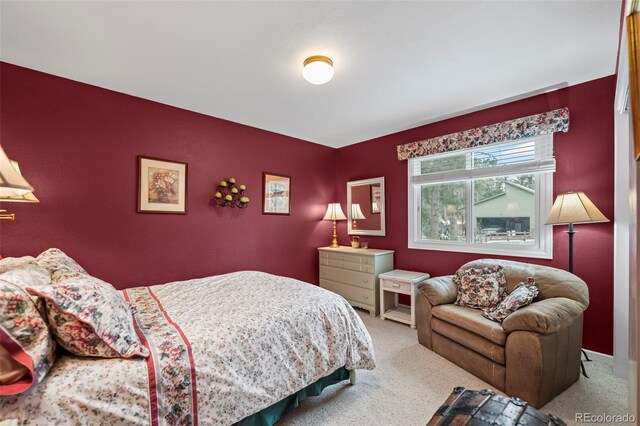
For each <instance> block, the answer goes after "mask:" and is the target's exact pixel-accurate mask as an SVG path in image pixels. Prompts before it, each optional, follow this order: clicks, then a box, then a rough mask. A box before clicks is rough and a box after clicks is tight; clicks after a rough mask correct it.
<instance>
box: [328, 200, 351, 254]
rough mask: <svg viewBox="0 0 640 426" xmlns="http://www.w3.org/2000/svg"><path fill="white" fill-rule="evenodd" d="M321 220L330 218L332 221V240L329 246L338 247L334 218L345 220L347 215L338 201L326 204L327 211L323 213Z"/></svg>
mask: <svg viewBox="0 0 640 426" xmlns="http://www.w3.org/2000/svg"><path fill="white" fill-rule="evenodd" d="M322 220H331V221H333V240H331V246H330V247H331V248H338V247H340V246H339V245H338V235H337V234H336V220H347V217H346V216H345V215H344V213H343V212H342V207H340V203H329V205H328V206H327V212H326V213H325V215H324V217H323V218H322Z"/></svg>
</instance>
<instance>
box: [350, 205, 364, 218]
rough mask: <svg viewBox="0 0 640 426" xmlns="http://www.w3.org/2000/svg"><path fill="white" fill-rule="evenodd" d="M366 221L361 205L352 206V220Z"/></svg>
mask: <svg viewBox="0 0 640 426" xmlns="http://www.w3.org/2000/svg"><path fill="white" fill-rule="evenodd" d="M362 219H366V217H364V214H363V213H362V209H361V208H360V204H351V220H362Z"/></svg>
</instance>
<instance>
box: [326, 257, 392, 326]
mask: <svg viewBox="0 0 640 426" xmlns="http://www.w3.org/2000/svg"><path fill="white" fill-rule="evenodd" d="M318 251H319V252H320V287H322V288H325V289H327V290H330V291H333V292H334V293H338V294H339V295H341V296H342V297H344V298H345V299H347V301H348V302H349V303H350V304H351V305H352V306H356V307H358V308H362V309H366V310H368V311H369V314H370V315H372V316H377V315H378V313H379V312H380V282H379V279H378V275H379V274H381V273H383V272H388V271H391V270H393V250H380V249H354V248H351V247H344V246H341V247H340V248H330V247H321V248H319V249H318Z"/></svg>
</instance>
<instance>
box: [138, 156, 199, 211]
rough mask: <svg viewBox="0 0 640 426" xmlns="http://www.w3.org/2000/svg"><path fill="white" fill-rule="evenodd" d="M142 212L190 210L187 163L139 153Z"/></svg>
mask: <svg viewBox="0 0 640 426" xmlns="http://www.w3.org/2000/svg"><path fill="white" fill-rule="evenodd" d="M138 213H173V214H186V213H187V163H181V162H179V161H171V160H162V159H160V158H152V157H142V156H138Z"/></svg>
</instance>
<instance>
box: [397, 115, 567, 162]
mask: <svg viewBox="0 0 640 426" xmlns="http://www.w3.org/2000/svg"><path fill="white" fill-rule="evenodd" d="M568 130H569V108H561V109H556V110H553V111H549V112H545V113H542V114H535V115H530V116H528V117H522V118H516V119H515V120H509V121H503V122H502V123H497V124H491V125H488V126H483V127H477V128H475V129H469V130H465V131H462V132H458V133H451V134H448V135H444V136H438V137H437V138H430V139H424V140H421V141H417V142H411V143H407V144H404V145H398V160H407V159H409V158H415V157H423V156H425V155H431V154H439V153H442V152H448V151H455V150H458V149H466V148H473V147H476V146H481V145H488V144H491V143H495V142H505V141H509V140H514V139H521V138H530V137H533V136H539V135H545V134H548V133H554V132H567V131H568Z"/></svg>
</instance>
